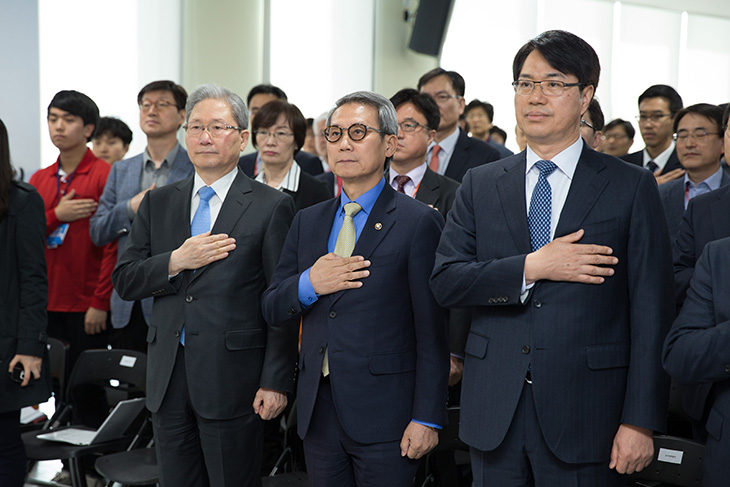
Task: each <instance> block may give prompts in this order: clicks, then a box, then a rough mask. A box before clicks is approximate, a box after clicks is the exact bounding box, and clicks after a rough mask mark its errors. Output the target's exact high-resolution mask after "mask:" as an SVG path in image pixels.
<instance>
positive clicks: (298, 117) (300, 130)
mask: <svg viewBox="0 0 730 487" xmlns="http://www.w3.org/2000/svg"><path fill="white" fill-rule="evenodd" d="M282 114H283V115H284V118H285V119H286V121H287V122H288V123H289V126H290V127H291V131H292V132H293V133H294V143H295V144H296V148H295V149H294V154H296V153H297V152H299V149H301V148H302V146H303V145H304V139H305V138H306V137H307V121H306V120H305V119H304V115H302V112H301V111H300V110H299V108H297V106H296V105H292V104H291V103H289V102H287V101H284V100H272V101H270V102H268V103H266V104H265V105H264V106H262V107H261V108H260V109H259V111H258V112H257V113H256V116H255V117H254V118H253V122H251V130H252V131H253V133H254V137H253V146H254V147H256V148H257V149H258V145H257V144H256V135H255V134H256V132H257V131H258V130H259V129H265V128H269V127H273V126H274V124H275V123H276V120H277V119H278V118H279V115H282Z"/></svg>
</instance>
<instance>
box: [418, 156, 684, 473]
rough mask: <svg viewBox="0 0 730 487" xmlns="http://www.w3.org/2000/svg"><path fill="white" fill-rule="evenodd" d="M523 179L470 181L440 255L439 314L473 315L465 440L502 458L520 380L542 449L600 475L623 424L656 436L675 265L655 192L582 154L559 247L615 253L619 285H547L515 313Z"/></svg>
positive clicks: (641, 178) (521, 168)
mask: <svg viewBox="0 0 730 487" xmlns="http://www.w3.org/2000/svg"><path fill="white" fill-rule="evenodd" d="M525 168H526V156H525V152H522V153H520V154H517V155H515V156H512V157H509V158H507V159H503V160H501V161H499V162H497V163H493V164H488V165H486V166H483V167H479V168H477V169H474V170H472V171H470V172H469V173H468V174H467V176H466V177H465V178H464V182H463V183H462V185H461V188H459V192H458V193H457V196H456V201H455V202H454V206H453V207H452V208H451V212H450V213H449V219H448V221H447V223H446V227H445V228H444V233H443V235H442V238H441V243H440V244H439V248H438V251H437V253H436V265H435V267H434V271H433V275H432V277H431V287H432V289H433V290H434V294H435V296H436V298H437V300H438V301H439V303H440V304H441V305H442V306H446V307H454V306H472V307H474V314H473V318H472V323H471V330H470V332H469V337H468V340H467V343H466V357H465V361H464V376H463V379H462V396H461V407H462V411H461V424H460V435H461V438H462V439H463V440H464V441H465V442H466V443H468V444H469V445H471V446H473V447H476V448H478V449H480V450H485V451H490V450H493V449H495V448H496V447H497V446H499V445H500V444H501V442H502V440H503V439H504V437H505V434H506V433H507V430H508V428H509V426H510V423H511V422H512V417H513V414H514V411H515V408H516V407H517V403H518V400H519V398H520V394H521V392H522V388H523V386H524V383H525V374H526V372H527V371H528V368H529V370H530V371H531V375H532V381H533V384H532V385H531V386H530V387H532V391H533V395H534V401H535V409H536V411H537V416H538V418H539V419H540V424H541V426H542V434H543V436H544V438H545V441H546V442H547V445H548V447H549V448H550V450H551V451H552V452H553V453H554V454H555V455H556V456H557V457H558V458H559V459H560V460H562V461H564V462H568V463H581V462H602V461H605V460H606V459H607V458H609V456H610V453H611V446H612V443H613V439H614V436H615V434H616V431H617V429H618V427H619V424H621V423H626V424H630V425H635V426H640V427H643V428H648V429H652V430H661V429H663V428H664V424H665V421H664V420H665V413H666V410H667V403H668V390H669V388H668V386H669V381H668V377H666V376H665V374H664V373H663V371H662V369H661V361H660V358H661V357H660V355H661V347H662V342H663V338H664V336H665V333H666V330H667V329H668V328H669V325H670V323H671V319H672V303H671V287H670V286H667V283H668V282H670V280H671V264H670V249H669V238H668V235H667V227H666V222H665V220H664V218H656V217H655V216H654V215H656V214H661V211H662V208H661V202H660V200H659V195H658V192H657V189H656V182H655V180H654V177H653V176H652V175H651V174H649V172H648V171H642V170H639V168H634V167H632V166H629V165H627V164H623V163H621V162H620V161H618V160H617V159H616V158H614V157H611V156H607V155H604V154H599V153H597V152H595V151H593V150H592V149H590V148H589V147H588V146H587V145H585V144H584V145H583V151H582V153H581V156H580V160H579V162H578V165H577V168H576V170H575V174H574V175H573V179H572V182H571V185H570V189H569V191H568V195H567V199H566V201H565V205H564V207H563V209H562V213H561V215H560V220H559V221H558V224H557V228H556V231H555V237H560V236H563V235H567V234H569V233H572V232H575V231H577V230H579V229H584V230H585V235H584V236H583V238H582V239H581V241H580V243H583V244H602V245H607V246H609V247H611V248H612V249H613V255H615V256H616V257H618V264H616V265H615V266H613V269H614V270H615V275H614V276H612V277H608V278H607V279H606V281H605V282H604V283H603V284H600V285H587V284H578V283H569V282H556V281H548V280H542V281H539V282H537V283H535V285H534V286H533V287H532V289H531V290H530V291H529V294H528V295H527V298H526V299H525V300H524V301H523V300H522V299H521V298H520V294H521V290H522V281H523V272H524V262H525V257H526V255H527V254H528V253H530V252H531V246H530V236H529V230H528V224H527V209H526V201H525ZM629 303H633V306H630V305H629ZM485 411H488V414H489V416H488V418H485V416H484V414H485V413H484V412H485Z"/></svg>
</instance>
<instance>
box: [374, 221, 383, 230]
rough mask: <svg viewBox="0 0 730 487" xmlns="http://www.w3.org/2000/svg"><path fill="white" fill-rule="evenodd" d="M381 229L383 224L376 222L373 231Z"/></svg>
mask: <svg viewBox="0 0 730 487" xmlns="http://www.w3.org/2000/svg"><path fill="white" fill-rule="evenodd" d="M381 228H383V224H382V223H380V222H378V223H376V224H375V230H380V229H381Z"/></svg>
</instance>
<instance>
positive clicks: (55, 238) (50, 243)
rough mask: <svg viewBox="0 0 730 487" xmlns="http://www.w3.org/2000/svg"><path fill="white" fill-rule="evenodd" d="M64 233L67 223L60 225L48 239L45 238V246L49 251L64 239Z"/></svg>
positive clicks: (66, 231)
mask: <svg viewBox="0 0 730 487" xmlns="http://www.w3.org/2000/svg"><path fill="white" fill-rule="evenodd" d="M66 233H68V223H61V224H60V225H59V226H58V227H56V229H55V230H54V231H53V232H51V234H50V235H49V236H48V237H46V246H47V247H48V248H49V249H55V248H56V247H58V246H59V245H61V244H62V243H63V241H64V240H65V239H66Z"/></svg>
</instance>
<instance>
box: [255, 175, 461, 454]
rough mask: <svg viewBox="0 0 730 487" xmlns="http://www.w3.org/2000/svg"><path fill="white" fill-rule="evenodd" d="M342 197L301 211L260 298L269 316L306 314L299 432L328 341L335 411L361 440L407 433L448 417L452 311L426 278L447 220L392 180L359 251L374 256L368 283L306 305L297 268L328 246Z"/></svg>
mask: <svg viewBox="0 0 730 487" xmlns="http://www.w3.org/2000/svg"><path fill="white" fill-rule="evenodd" d="M339 204H340V199H339V198H336V199H331V200H329V201H325V202H324V203H320V204H318V205H314V206H311V207H309V208H306V209H304V210H302V211H300V212H299V213H297V215H296V217H295V218H294V223H292V227H291V230H290V231H289V235H288V236H287V240H286V243H285V244H284V250H283V251H282V254H281V259H280V261H279V265H278V266H277V268H276V271H275V272H274V278H273V279H272V282H271V286H270V287H269V289H268V290H267V291H266V293H265V294H264V298H263V302H262V306H263V309H264V315H265V317H266V320H267V321H268V322H269V323H271V324H280V323H282V322H286V321H287V320H290V319H291V318H292V317H294V318H298V317H300V316H301V318H302V320H303V321H302V344H301V355H300V360H299V382H298V389H297V419H298V431H299V435H300V436H302V437H305V435H306V434H307V429H308V428H309V422H310V419H311V417H312V411H313V409H314V404H315V400H316V397H317V389H318V387H319V382H320V377H321V375H322V372H321V370H322V360H323V357H324V350H325V347H329V368H330V376H329V377H330V384H331V386H332V396H333V400H334V406H335V409H336V410H337V417H338V419H339V422H340V424H341V425H342V428H343V429H344V430H345V432H346V433H347V434H348V435H349V436H350V437H351V438H353V439H354V440H355V441H358V442H361V443H379V442H386V441H394V440H400V438H401V437H402V436H403V432H404V431H405V428H406V427H407V426H408V423H409V422H410V421H411V419H417V420H420V421H424V422H427V423H436V424H446V423H445V422H446V391H447V382H448V374H449V363H448V350H447V341H446V322H445V312H444V310H443V309H442V308H440V307H439V306H438V305H437V304H436V301H435V299H434V298H433V294H432V293H431V290H430V289H429V286H428V276H429V273H430V270H429V267H430V265H431V264H432V263H433V257H434V252H435V250H436V245H437V244H438V239H439V235H440V233H441V227H442V226H443V218H441V216H440V215H439V214H438V212H436V211H433V210H432V209H430V208H428V207H426V206H425V205H423V204H422V203H419V202H416V201H414V200H413V199H412V198H409V197H407V196H405V195H401V194H399V193H397V192H396V191H394V190H393V189H392V188H390V187H389V186H388V185H387V184H386V185H385V187H384V188H383V190H382V192H381V194H380V196H379V197H378V199H377V201H376V203H375V206H374V207H373V209H372V211H371V213H370V215H369V216H368V219H367V223H366V224H365V227H364V228H363V230H362V233H361V235H360V237H359V238H358V240H357V244H356V245H355V249H354V251H353V255H362V256H363V257H365V258H366V259H368V260H370V261H371V262H372V264H371V266H370V268H369V270H370V275H369V276H368V277H367V278H365V279H364V280H363V286H362V287H361V288H358V289H350V290H346V291H341V292H338V293H335V294H329V295H323V296H321V297H320V298H319V299H318V300H317V301H316V302H314V303H313V304H312V305H310V306H308V307H307V308H306V309H302V306H301V304H300V302H299V297H298V289H299V275H300V274H301V273H302V272H304V271H305V270H307V269H308V268H310V267H311V266H312V265H313V264H314V263H315V261H316V260H317V259H319V258H320V257H321V256H323V255H325V254H326V253H327V241H328V238H329V234H330V231H331V228H332V225H331V223H332V221H333V220H334V218H335V213H336V211H337V210H338V207H339Z"/></svg>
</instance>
